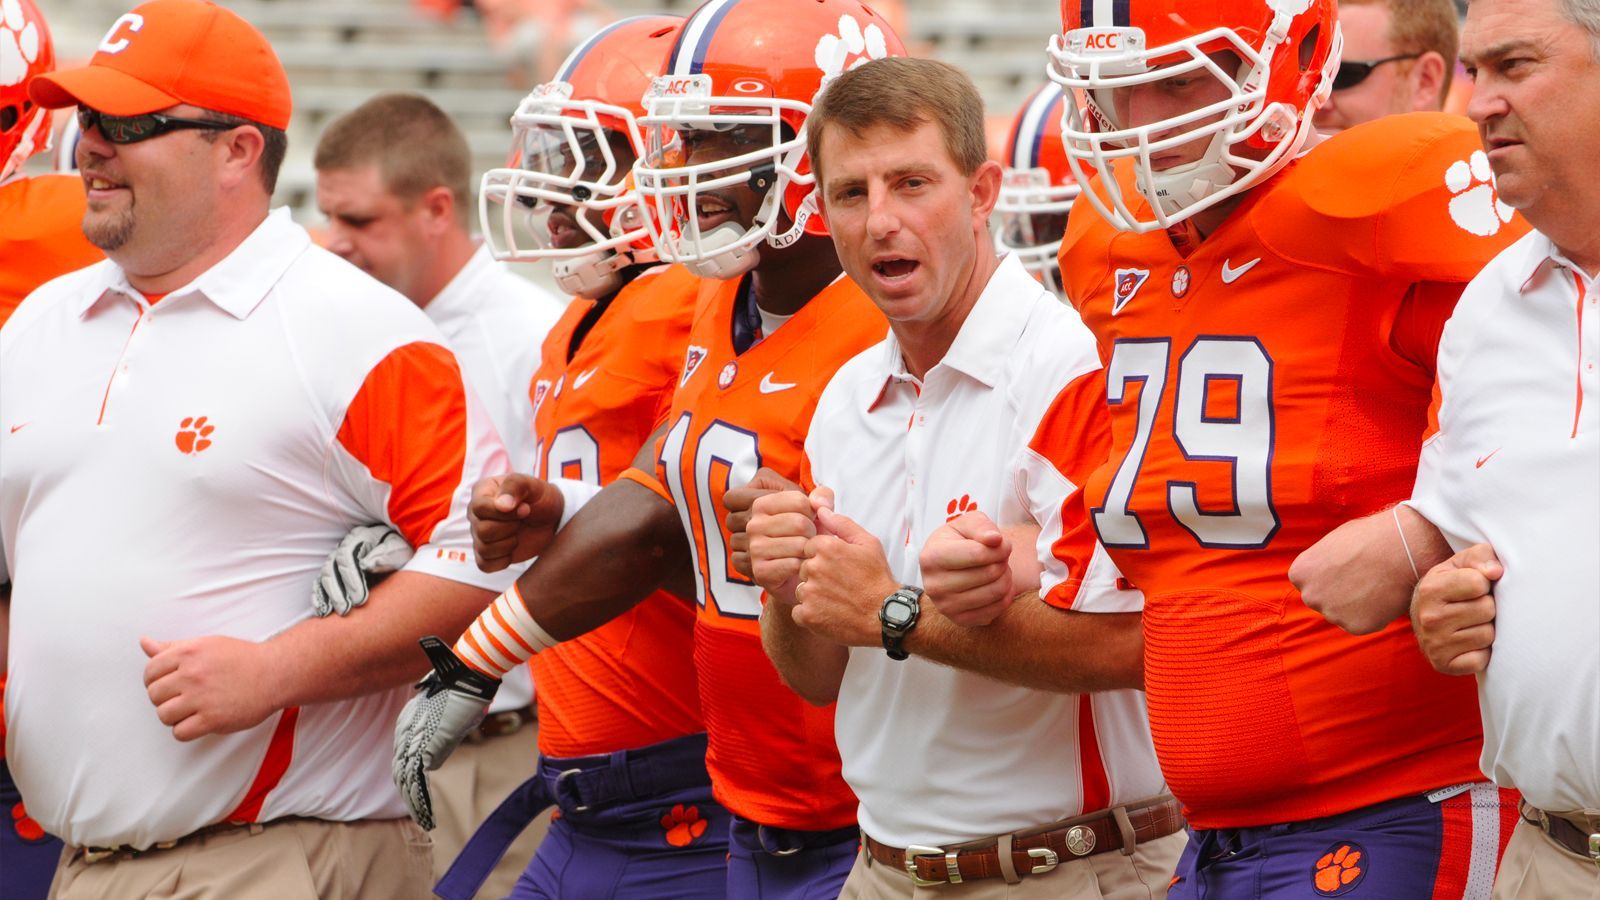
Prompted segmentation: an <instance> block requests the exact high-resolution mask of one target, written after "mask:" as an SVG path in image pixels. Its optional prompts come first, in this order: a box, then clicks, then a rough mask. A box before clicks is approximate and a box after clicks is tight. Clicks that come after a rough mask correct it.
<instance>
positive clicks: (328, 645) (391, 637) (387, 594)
mask: <svg viewBox="0 0 1600 900" xmlns="http://www.w3.org/2000/svg"><path fill="white" fill-rule="evenodd" d="M493 599H494V593H493V592H492V591H487V590H484V589H482V588H478V587H473V586H472V585H468V584H462V583H460V582H456V581H450V580H447V579H444V578H438V577H435V576H433V575H425V574H422V573H419V572H406V571H401V572H396V573H394V574H393V575H391V576H389V577H388V578H386V579H384V581H383V583H382V584H380V585H378V586H377V587H375V588H373V591H372V596H371V598H370V599H368V601H367V603H366V605H364V606H361V607H359V608H357V609H356V610H355V611H353V612H351V613H350V614H349V615H348V616H327V617H325V618H313V619H307V620H306V621H304V622H301V623H300V624H298V625H296V626H294V627H293V628H290V629H289V630H287V631H285V632H283V633H282V634H279V635H278V636H276V637H274V638H271V639H270V640H268V641H266V642H265V643H264V644H263V645H262V646H263V649H264V650H265V651H266V652H267V653H268V655H269V660H270V665H269V666H268V667H267V668H266V670H265V673H264V674H265V675H266V677H270V678H273V679H277V680H278V681H279V684H278V688H277V691H276V694H277V695H278V698H279V699H278V703H277V705H278V706H279V707H280V708H283V707H289V706H303V705H305V704H308V703H325V702H328V701H332V700H346V699H350V698H353V697H359V696H362V695H365V694H370V693H373V692H375V691H381V690H386V689H388V688H393V687H399V686H401V685H405V684H409V683H411V682H413V681H416V680H417V679H418V678H420V677H421V676H422V675H424V674H426V673H427V671H428V668H429V667H428V658H427V657H426V656H425V655H423V653H422V651H421V649H419V648H418V647H417V641H419V640H420V639H422V638H423V637H424V636H426V635H430V634H433V635H439V636H441V637H445V638H446V639H448V638H451V637H454V636H455V635H457V634H460V633H461V632H462V631H463V630H465V629H466V627H467V625H468V624H469V623H471V622H472V620H473V618H474V617H476V616H477V615H478V613H480V612H482V611H483V608H484V607H485V606H487V605H488V604H489V603H490V601H492V600H493Z"/></svg>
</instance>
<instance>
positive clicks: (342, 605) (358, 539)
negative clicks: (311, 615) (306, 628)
mask: <svg viewBox="0 0 1600 900" xmlns="http://www.w3.org/2000/svg"><path fill="white" fill-rule="evenodd" d="M411 554H412V550H411V545H410V544H408V543H406V539H405V538H403V537H401V536H400V532H398V531H395V530H394V529H393V528H390V527H389V526H387V525H357V526H356V527H354V528H352V529H350V533H349V534H347V535H345V536H344V539H343V540H341V541H340V542H339V546H338V547H336V548H334V551H333V553H331V554H329V556H328V558H327V559H325V560H323V561H322V574H321V575H318V576H317V583H316V584H315V585H313V586H312V588H311V608H312V609H314V610H316V613H317V615H318V616H319V617H320V616H327V615H329V614H331V613H337V614H339V615H341V616H345V615H349V614H350V611H351V610H353V609H355V608H356V607H358V606H360V605H361V604H363V603H365V602H367V595H368V592H369V590H370V588H369V586H368V584H367V576H368V575H369V574H371V575H387V574H389V573H390V572H398V571H400V569H401V567H403V566H404V565H405V564H406V563H407V562H408V561H410V559H411Z"/></svg>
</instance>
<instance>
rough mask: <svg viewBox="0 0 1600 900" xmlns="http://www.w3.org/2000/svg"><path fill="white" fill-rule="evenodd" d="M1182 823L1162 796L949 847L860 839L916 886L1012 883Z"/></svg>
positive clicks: (1127, 848) (1174, 805)
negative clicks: (902, 845)
mask: <svg viewBox="0 0 1600 900" xmlns="http://www.w3.org/2000/svg"><path fill="white" fill-rule="evenodd" d="M1182 828H1183V807H1182V806H1181V805H1180V804H1179V803H1178V801H1176V800H1174V799H1172V797H1171V796H1166V797H1159V798H1156V799H1154V800H1148V801H1145V802H1144V803H1139V804H1135V805H1132V806H1119V807H1117V808H1115V809H1108V810H1102V811H1100V812H1097V813H1090V814H1089V815H1086V816H1079V817H1077V818H1075V819H1066V820H1063V821H1061V822H1056V823H1054V824H1051V825H1046V826H1044V827H1042V828H1036V829H1031V830H1029V831H1019V832H1016V833H1015V834H1007V835H1001V836H1000V837H999V838H989V839H986V840H982V841H972V842H970V843H965V844H957V845H955V846H951V847H922V846H911V847H907V848H905V849H904V850H902V849H900V848H898V847H890V846H888V845H886V844H882V843H879V842H878V841H875V840H873V839H872V837H871V836H870V835H867V834H862V836H861V838H862V843H863V844H864V845H865V846H866V849H867V855H868V856H870V857H871V858H872V859H873V861H874V862H878V863H881V864H883V865H886V866H893V867H894V868H896V869H899V870H901V871H904V872H905V873H906V874H908V875H910V876H911V880H912V881H914V882H916V883H917V884H918V885H923V886H925V885H933V884H946V883H949V884H960V883H961V882H963V881H972V880H975V879H982V878H1004V879H1005V880H1006V881H1007V882H1008V883H1011V884H1015V883H1016V882H1017V881H1019V880H1021V879H1022V877H1023V876H1026V875H1043V874H1044V873H1046V872H1049V871H1051V870H1053V869H1055V867H1056V866H1058V865H1060V864H1061V862H1062V861H1063V860H1071V859H1076V858H1081V857H1086V856H1094V855H1096V854H1099V853H1109V852H1110V851H1112V850H1121V851H1123V852H1124V853H1132V852H1133V848H1134V846H1135V845H1138V844H1142V843H1145V842H1146V841H1153V840H1155V839H1157V838H1163V837H1166V836H1167V835H1169V834H1175V833H1177V832H1178V831H1180V830H1181V829H1182Z"/></svg>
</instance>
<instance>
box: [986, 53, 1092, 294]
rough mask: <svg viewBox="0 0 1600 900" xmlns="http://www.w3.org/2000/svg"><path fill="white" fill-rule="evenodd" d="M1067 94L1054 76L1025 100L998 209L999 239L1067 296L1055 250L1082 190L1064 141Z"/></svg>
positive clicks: (1004, 250) (1011, 142)
mask: <svg viewBox="0 0 1600 900" xmlns="http://www.w3.org/2000/svg"><path fill="white" fill-rule="evenodd" d="M1065 107H1066V94H1064V93H1063V92H1062V90H1061V86H1060V85H1058V84H1055V83H1054V82H1051V83H1048V84H1046V85H1045V86H1044V87H1041V88H1039V89H1038V90H1037V91H1034V92H1033V96H1031V97H1029V98H1028V102H1026V103H1024V104H1022V109H1021V111H1019V112H1018V113H1017V118H1016V121H1014V122H1012V123H1011V137H1010V139H1009V140H1008V141H1007V142H1006V158H1005V164H1006V171H1005V176H1004V178H1003V180H1002V181H1001V182H1000V200H999V202H998V203H996V204H995V207H994V211H995V217H996V222H997V225H998V227H997V228H996V230H995V243H996V245H997V246H998V248H999V250H1000V252H1001V253H1014V254H1016V256H1017V259H1019V260H1021V262H1022V265H1023V267H1024V268H1026V269H1027V270H1028V271H1029V272H1032V273H1033V277H1035V278H1037V279H1039V280H1040V281H1041V282H1043V283H1044V285H1045V287H1048V288H1049V289H1050V290H1051V291H1052V292H1054V293H1055V294H1056V296H1058V297H1060V296H1063V293H1062V286H1061V268H1060V263H1059V262H1058V261H1057V259H1056V254H1057V253H1058V252H1059V251H1060V250H1061V237H1062V235H1064V234H1065V233H1066V230H1067V213H1068V212H1069V211H1070V210H1071V209H1072V201H1074V200H1076V199H1078V193H1079V191H1080V190H1081V188H1079V186H1078V179H1077V178H1075V177H1073V174H1072V167H1071V165H1069V164H1068V163H1067V150H1066V147H1065V146H1064V145H1063V144H1062V142H1061V118H1062V116H1063V115H1064V110H1065Z"/></svg>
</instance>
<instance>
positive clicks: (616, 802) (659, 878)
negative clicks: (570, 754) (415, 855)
mask: <svg viewBox="0 0 1600 900" xmlns="http://www.w3.org/2000/svg"><path fill="white" fill-rule="evenodd" d="M705 750H706V737H705V735H704V734H697V735H690V736H687V737H682V738H676V739H674V740H670V741H663V742H662V743H659V744H653V745H651V746H649V747H641V748H639V749H636V750H623V751H619V752H617V753H611V754H606V755H602V756H585V757H575V758H567V759H557V758H551V757H543V758H541V759H540V761H539V772H538V774H537V775H535V776H534V777H533V778H530V779H529V780H528V781H526V782H524V783H523V784H522V786H521V787H519V788H517V790H516V791H514V792H513V793H512V794H511V796H510V797H507V798H506V800H505V802H503V803H502V804H501V805H500V807H499V808H498V809H496V810H495V811H494V812H493V813H490V815H489V818H488V819H486V820H485V821H484V823H483V824H482V825H481V826H479V828H478V830H477V832H476V833H474V834H473V836H472V839H471V840H469V841H468V842H467V845H466V846H465V847H463V848H462V850H461V854H460V855H459V856H457V857H456V860H455V862H454V863H452V864H451V866H450V870H449V871H448V872H446V873H445V876H444V877H443V878H441V879H440V880H439V884H438V885H437V886H435V887H434V891H435V892H436V893H437V894H438V895H439V896H440V897H444V898H446V900H467V898H470V897H472V896H473V895H474V894H476V892H477V890H478V888H479V886H481V885H482V884H483V881H484V879H485V878H487V877H488V874H489V872H490V870H492V869H493V868H494V865H495V863H496V862H498V861H499V860H500V857H501V856H503V855H504V854H505V852H506V848H507V847H508V846H510V844H511V841H513V840H515V839H516V836H517V835H518V834H521V833H522V831H523V829H525V828H527V827H528V824H529V823H530V822H532V821H533V819H534V818H535V817H536V816H538V814H539V813H540V812H542V811H544V810H545V809H546V808H547V807H549V806H552V805H553V806H555V807H557V812H556V814H555V815H554V816H552V818H551V820H550V830H549V832H548V833H547V834H546V835H545V838H544V840H543V841H542V842H541V843H540V844H539V850H538V852H536V853H535V854H534V857H533V859H532V860H531V861H530V862H529V863H528V867H527V869H526V870H524V871H523V873H522V876H521V877H520V878H519V879H517V884H516V887H515V888H513V889H512V892H511V897H512V898H515V900H556V898H560V900H590V898H595V900H599V898H610V897H620V898H628V897H648V898H651V900H657V898H661V900H673V898H682V900H699V898H709V900H715V898H720V897H721V896H722V895H723V891H724V890H725V888H726V885H727V870H728V864H727V858H728V842H727V834H728V827H729V821H730V819H731V818H732V817H731V816H730V815H729V813H728V811H727V810H725V809H723V808H722V806H721V805H720V804H718V803H717V802H716V801H715V800H713V799H712V797H711V779H710V777H709V776H708V775H707V774H706V766H705Z"/></svg>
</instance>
